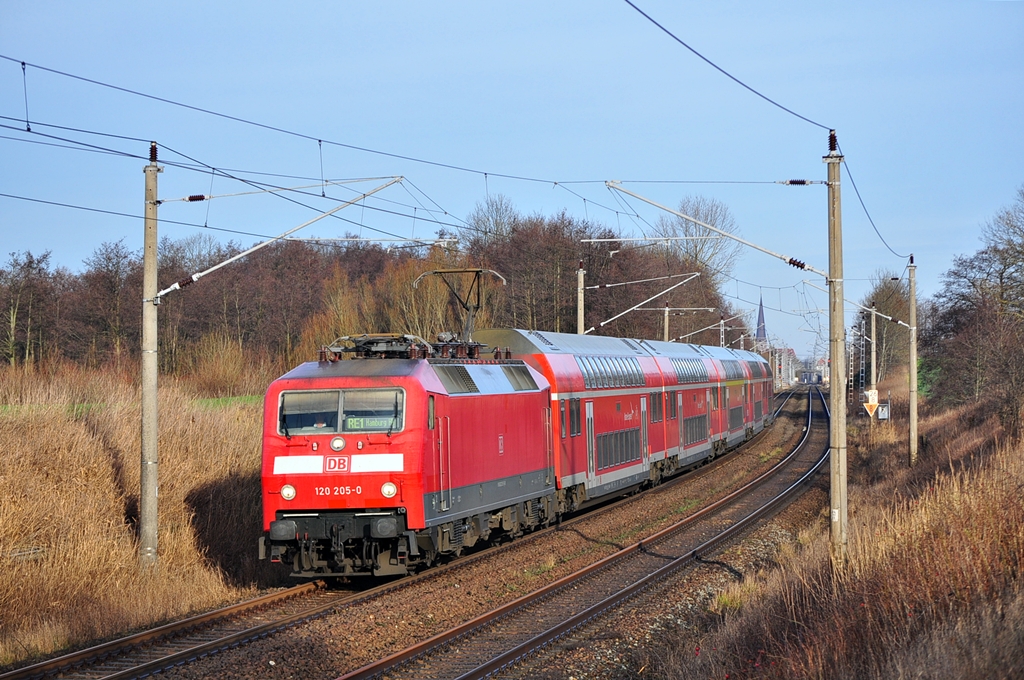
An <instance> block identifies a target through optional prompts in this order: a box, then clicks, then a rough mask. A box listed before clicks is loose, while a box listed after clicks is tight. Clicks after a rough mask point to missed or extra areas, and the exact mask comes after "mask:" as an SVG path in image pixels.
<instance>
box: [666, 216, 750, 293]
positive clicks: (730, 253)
mask: <svg viewBox="0 0 1024 680" xmlns="http://www.w3.org/2000/svg"><path fill="white" fill-rule="evenodd" d="M679 212H681V213H683V214H684V215H688V216H689V217H692V218H693V219H695V220H699V221H701V222H703V223H705V224H710V225H711V226H712V227H715V228H716V229H720V230H722V231H724V232H727V233H730V234H736V233H737V232H738V227H737V226H736V220H735V219H734V218H733V216H732V213H731V212H730V211H729V206H727V205H726V204H724V203H722V202H721V201H719V200H717V199H714V198H707V197H706V196H687V197H686V198H684V199H683V200H681V201H679ZM654 235H655V236H664V237H667V238H680V237H685V240H678V241H669V242H667V243H666V247H667V248H671V249H673V250H675V251H676V252H677V254H678V256H679V258H680V259H681V260H683V261H684V262H685V261H690V262H695V263H697V264H698V265H700V266H701V267H702V268H703V269H704V270H705V271H707V276H709V277H710V278H711V280H712V282H713V284H714V287H715V288H720V287H721V284H722V283H723V279H724V278H725V277H726V276H728V275H729V274H730V273H731V272H732V269H733V266H734V265H735V264H736V258H737V257H739V254H740V248H741V247H742V246H741V245H740V244H739V243H738V242H736V241H733V240H732V239H730V238H726V237H724V236H719V235H718V234H716V233H715V232H713V231H711V230H710V229H707V228H705V227H702V226H700V225H699V224H697V223H695V222H692V221H690V220H684V219H683V218H681V217H679V216H677V215H671V216H665V215H663V216H661V217H659V218H658V221H657V222H656V223H655V225H654Z"/></svg>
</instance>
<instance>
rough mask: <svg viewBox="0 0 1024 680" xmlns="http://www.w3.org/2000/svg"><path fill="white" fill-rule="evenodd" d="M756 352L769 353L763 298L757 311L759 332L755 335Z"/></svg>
mask: <svg viewBox="0 0 1024 680" xmlns="http://www.w3.org/2000/svg"><path fill="white" fill-rule="evenodd" d="M754 351H756V352H767V351H768V333H767V332H766V331H765V329H764V298H761V300H760V302H759V303H758V309H757V331H756V332H755V333H754Z"/></svg>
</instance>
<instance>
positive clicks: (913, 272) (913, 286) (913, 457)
mask: <svg viewBox="0 0 1024 680" xmlns="http://www.w3.org/2000/svg"><path fill="white" fill-rule="evenodd" d="M907 269H908V270H909V272H910V467H914V466H915V465H917V265H915V264H914V256H913V255H911V256H910V266H909V267H907Z"/></svg>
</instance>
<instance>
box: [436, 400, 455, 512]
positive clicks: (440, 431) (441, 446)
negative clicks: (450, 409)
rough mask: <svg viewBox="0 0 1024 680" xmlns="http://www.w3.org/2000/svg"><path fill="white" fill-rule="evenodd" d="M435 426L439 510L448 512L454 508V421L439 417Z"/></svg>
mask: <svg viewBox="0 0 1024 680" xmlns="http://www.w3.org/2000/svg"><path fill="white" fill-rule="evenodd" d="M442 403H443V402H442ZM435 424H436V425H435V431H436V432H437V471H438V491H439V495H440V497H441V507H440V508H439V509H440V511H441V512H447V511H448V510H451V508H452V419H451V418H450V417H449V416H447V415H438V416H437V418H436V420H435Z"/></svg>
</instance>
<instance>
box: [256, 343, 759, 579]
mask: <svg viewBox="0 0 1024 680" xmlns="http://www.w3.org/2000/svg"><path fill="white" fill-rule="evenodd" d="M475 339H476V340H477V341H478V342H476V343H434V344H431V343H426V342H424V341H422V340H419V339H417V338H414V337H411V336H397V335H386V336H380V335H374V336H359V337H353V338H343V339H340V340H344V341H345V343H344V346H342V345H339V344H338V343H337V342H336V343H335V346H333V347H330V348H325V349H324V350H323V351H322V352H321V360H320V361H318V362H311V363H306V364H303V365H301V366H299V367H297V368H296V369H294V370H293V371H291V372H289V373H287V374H286V375H284V376H282V377H281V378H279V379H278V380H276V381H274V383H272V384H271V386H270V388H269V389H268V390H267V394H266V399H265V405H264V425H263V507H264V513H263V523H264V530H265V535H264V536H263V537H262V538H261V541H260V557H261V559H263V558H269V559H271V560H272V561H275V562H285V563H287V564H289V565H290V566H291V569H292V573H293V574H294V575H298V576H313V575H335V576H337V575H351V574H377V575H384V574H403V573H406V572H408V571H410V570H413V569H415V568H417V567H419V566H423V565H428V564H430V563H431V562H433V561H434V560H436V559H437V558H438V557H439V556H441V555H450V554H457V553H459V552H460V551H461V550H462V549H463V548H466V547H470V546H472V545H474V544H475V543H476V542H477V541H479V540H487V539H490V538H493V536H494V535H495V534H504V535H508V536H516V535H519V534H520V533H522V532H523V531H525V530H528V529H531V528H533V527H536V526H539V525H544V524H547V523H550V522H551V521H553V520H555V519H556V518H557V517H558V516H559V515H560V514H561V513H564V512H571V511H574V510H576V509H578V508H580V507H582V506H584V505H586V504H588V503H591V502H593V501H595V500H600V499H603V498H606V497H608V496H610V495H614V494H620V493H623V492H625V491H628V490H632V489H635V488H638V487H640V486H642V485H646V484H656V483H658V482H659V481H660V480H661V479H662V478H663V477H664V476H667V475H671V474H673V473H675V472H677V471H678V470H680V469H683V468H687V467H691V466H693V465H695V464H698V463H700V462H702V461H705V460H708V459H710V458H712V457H713V456H715V455H717V454H718V453H720V452H721V451H724V450H725V449H726V448H728V447H731V446H733V445H735V444H736V443H738V442H740V441H743V440H744V439H746V438H749V437H750V436H752V435H753V434H754V433H755V432H756V431H758V430H760V429H761V428H763V427H764V426H765V424H766V423H767V419H768V417H769V409H768V399H769V398H770V396H771V389H770V387H769V386H770V385H771V382H770V380H771V378H770V375H769V373H768V364H767V362H765V360H764V359H763V358H761V357H760V356H758V355H757V354H754V353H752V352H742V351H739V352H738V351H735V350H729V349H721V348H712V347H700V346H695V345H681V344H674V343H665V342H654V341H647V340H628V339H620V338H607V337H595V336H579V335H567V334H560V333H547V332H539V331H522V330H491V331H479V332H477V333H476V336H475ZM481 343H483V344H484V345H486V347H487V350H488V351H486V352H481V350H482V349H483V348H484V347H483V346H482V345H481ZM344 353H351V354H353V355H354V358H353V359H351V360H339V359H340V358H341V356H342V355H343V354H344Z"/></svg>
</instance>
